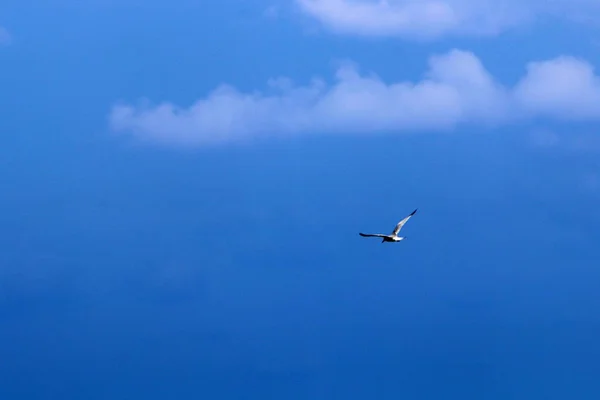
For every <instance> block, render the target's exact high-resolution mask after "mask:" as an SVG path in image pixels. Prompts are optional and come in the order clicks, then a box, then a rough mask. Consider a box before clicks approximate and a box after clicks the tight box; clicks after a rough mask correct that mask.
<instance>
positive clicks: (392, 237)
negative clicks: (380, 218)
mask: <svg viewBox="0 0 600 400" xmlns="http://www.w3.org/2000/svg"><path fill="white" fill-rule="evenodd" d="M416 212H417V210H415V211H413V212H412V213H410V214H409V215H408V216H407V217H406V218H404V219H403V220H402V221H400V222H398V224H396V227H395V228H394V231H393V232H392V233H391V234H389V235H385V234H382V233H359V235H360V236H363V237H380V238H381V243H385V242H391V243H395V242H401V241H403V240H404V239H406V237H404V236H398V233H399V232H400V229H402V227H403V226H404V224H406V222H407V221H408V220H409V219H410V217H412V216H413V215H415V213H416Z"/></svg>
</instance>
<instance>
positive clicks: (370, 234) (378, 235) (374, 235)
mask: <svg viewBox="0 0 600 400" xmlns="http://www.w3.org/2000/svg"><path fill="white" fill-rule="evenodd" d="M358 234H359V235H360V236H362V237H386V236H387V235H383V234H381V233H362V232H359V233H358Z"/></svg>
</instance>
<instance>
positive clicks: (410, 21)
mask: <svg viewBox="0 0 600 400" xmlns="http://www.w3.org/2000/svg"><path fill="white" fill-rule="evenodd" d="M295 2H296V4H297V5H298V6H299V8H300V10H301V11H302V12H304V13H305V14H306V15H308V16H310V17H312V18H314V19H315V20H317V21H319V22H320V23H321V24H322V25H324V26H325V27H327V28H329V29H330V30H331V31H333V32H336V33H338V34H348V35H357V36H371V37H384V36H393V37H403V38H409V39H420V40H433V39H437V38H440V37H442V36H446V35H479V36H481V35H495V34H498V33H500V32H502V31H505V30H507V29H510V28H511V27H513V26H516V25H519V24H522V23H525V22H530V21H532V20H534V19H535V18H537V17H539V16H540V15H548V16H551V15H554V16H560V17H565V16H567V17H573V18H578V19H579V20H581V19H582V18H589V16H591V15H598V11H600V7H599V4H598V3H597V2H596V1H595V0H569V1H567V0H545V1H542V0H502V1H496V0H295Z"/></svg>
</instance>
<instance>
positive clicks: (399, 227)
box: [392, 209, 417, 235]
mask: <svg viewBox="0 0 600 400" xmlns="http://www.w3.org/2000/svg"><path fill="white" fill-rule="evenodd" d="M416 212H417V210H416V209H415V211H413V212H411V213H410V214H409V215H408V216H407V217H405V218H404V219H403V220H402V221H400V222H398V225H396V227H395V228H394V232H392V234H393V235H397V234H398V232H400V229H402V227H403V226H404V224H406V223H407V222H408V220H409V219H410V217H412V216H413V215H415V213H416Z"/></svg>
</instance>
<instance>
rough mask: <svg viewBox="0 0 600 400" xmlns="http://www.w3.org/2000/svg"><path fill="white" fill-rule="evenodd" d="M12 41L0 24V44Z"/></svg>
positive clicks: (7, 43)
mask: <svg viewBox="0 0 600 400" xmlns="http://www.w3.org/2000/svg"><path fill="white" fill-rule="evenodd" d="M11 43H12V36H11V35H10V33H9V32H8V31H7V30H6V29H5V28H3V27H1V26H0V46H3V45H4V46H6V45H9V44H11Z"/></svg>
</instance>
